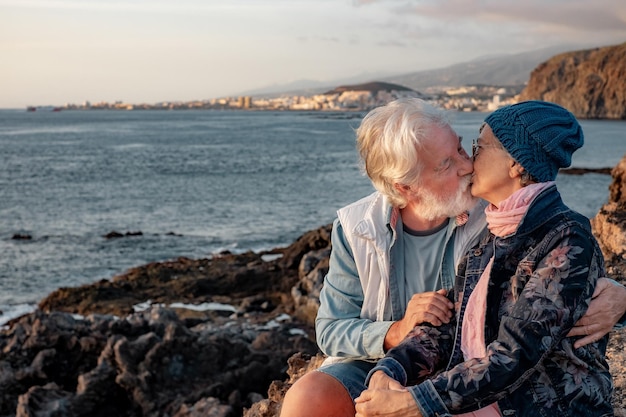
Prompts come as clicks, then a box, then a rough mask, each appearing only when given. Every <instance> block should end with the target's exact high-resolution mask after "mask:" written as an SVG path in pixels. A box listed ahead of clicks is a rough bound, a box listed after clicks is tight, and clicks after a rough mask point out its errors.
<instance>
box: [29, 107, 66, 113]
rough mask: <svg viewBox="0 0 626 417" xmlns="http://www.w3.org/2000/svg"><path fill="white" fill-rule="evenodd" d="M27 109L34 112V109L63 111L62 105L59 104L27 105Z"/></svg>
mask: <svg viewBox="0 0 626 417" xmlns="http://www.w3.org/2000/svg"><path fill="white" fill-rule="evenodd" d="M26 111H29V112H34V111H61V107H57V106H28V107H26Z"/></svg>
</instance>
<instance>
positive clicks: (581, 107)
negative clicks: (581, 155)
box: [520, 43, 626, 119]
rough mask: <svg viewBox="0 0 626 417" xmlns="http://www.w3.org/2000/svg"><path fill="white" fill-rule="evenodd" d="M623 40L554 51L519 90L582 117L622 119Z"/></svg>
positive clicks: (625, 96) (625, 95)
mask: <svg viewBox="0 0 626 417" xmlns="http://www.w3.org/2000/svg"><path fill="white" fill-rule="evenodd" d="M625 85H626V43H623V44H621V45H616V46H607V47H603V48H595V49H589V50H584V51H576V52H568V53H564V54H560V55H556V56H554V57H553V58H551V59H549V60H548V61H546V62H544V63H542V64H540V65H539V66H538V67H537V68H535V69H534V70H533V72H532V73H531V75H530V80H529V81H528V85H527V86H526V88H525V89H524V90H523V91H522V93H521V94H520V101H523V100H546V101H551V102H553V103H557V104H560V105H561V106H563V107H565V108H567V109H568V110H570V111H571V112H572V113H573V114H574V115H575V116H576V117H578V118H583V119H626V89H625V88H624V86H625Z"/></svg>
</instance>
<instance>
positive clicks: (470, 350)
mask: <svg viewBox="0 0 626 417" xmlns="http://www.w3.org/2000/svg"><path fill="white" fill-rule="evenodd" d="M553 184H554V181H550V182H542V183H538V184H530V185H528V186H526V187H524V188H522V189H520V190H518V191H516V192H514V193H513V194H511V195H510V196H509V197H508V198H507V199H506V200H504V201H502V202H501V203H500V205H499V207H496V206H494V205H493V204H490V205H489V206H488V207H487V208H486V209H485V214H486V215H487V227H488V228H489V231H490V232H491V233H493V234H494V235H496V236H498V237H504V236H508V235H510V234H511V233H514V232H515V231H516V230H517V227H518V226H519V224H520V222H521V221H522V219H523V218H524V215H525V214H526V211H527V210H528V207H529V206H530V203H531V202H532V201H533V200H534V199H535V197H537V195H538V194H539V193H540V192H542V191H543V190H545V189H546V188H548V187H550V186H551V185H553ZM492 265H493V257H491V259H490V260H489V263H488V264H487V266H486V267H485V270H484V271H483V273H482V275H481V276H480V279H479V280H478V283H477V284H476V288H474V291H472V293H471V294H470V297H469V300H468V301H467V307H466V309H465V315H464V316H463V324H462V326H463V327H462V329H461V350H462V352H463V357H464V358H465V360H468V359H472V358H483V357H485V356H487V347H486V346H485V314H486V312H487V290H488V286H489V275H490V273H491V267H492ZM499 415H500V411H499V409H498V406H497V404H496V403H493V404H491V405H488V406H487V407H484V408H481V409H479V410H477V411H475V412H473V413H466V414H461V416H464V417H469V416H480V417H491V416H499Z"/></svg>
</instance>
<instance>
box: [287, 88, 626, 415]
mask: <svg viewBox="0 0 626 417" xmlns="http://www.w3.org/2000/svg"><path fill="white" fill-rule="evenodd" d="M357 147H358V150H359V153H360V157H361V160H362V163H363V165H364V169H365V171H366V173H367V175H368V177H369V178H370V180H371V181H372V183H373V185H374V187H375V188H376V190H377V191H376V192H374V193H373V194H372V195H370V196H368V197H365V198H364V199H362V200H359V201H357V202H355V203H353V204H351V205H349V206H347V207H344V208H342V209H340V210H339V211H338V213H337V214H338V218H337V220H335V223H334V225H333V234H332V252H331V257H330V267H329V271H328V275H327V276H326V279H325V282H324V287H323V289H322V292H321V294H320V309H319V312H318V316H317V320H316V333H317V342H318V345H319V346H320V349H321V350H322V351H323V352H324V353H325V354H327V355H328V356H329V358H328V359H327V360H326V362H325V364H324V365H323V366H322V367H321V368H320V369H319V370H317V371H314V372H310V373H308V374H306V375H305V376H303V377H302V378H300V379H299V380H298V381H297V382H296V383H295V384H294V385H293V386H292V387H291V388H290V389H289V391H288V392H287V394H286V396H285V399H284V402H283V405H282V411H281V417H292V416H299V417H310V416H324V417H332V416H354V415H355V407H354V399H355V398H357V397H358V396H359V395H360V394H361V392H362V391H364V390H365V389H366V386H365V379H366V377H367V374H368V372H369V371H370V370H371V369H372V368H373V367H374V366H375V365H376V362H377V360H379V359H380V358H382V357H383V356H384V355H385V352H386V351H388V350H389V349H390V348H392V347H394V346H397V345H398V344H399V343H400V341H402V340H403V339H404V337H405V336H406V335H407V334H408V333H409V331H411V329H413V327H414V326H415V325H417V324H420V323H431V324H433V325H435V326H437V325H440V324H442V323H448V322H449V321H450V318H451V317H452V311H453V308H454V305H453V304H452V302H451V301H450V300H449V299H448V297H447V289H449V288H451V287H452V285H453V282H454V276H455V271H456V267H457V263H458V261H459V260H460V259H461V257H462V256H463V255H464V254H465V253H466V252H467V250H468V249H469V248H471V247H472V246H473V245H474V244H475V243H476V242H477V240H478V239H479V238H480V237H481V236H482V235H483V233H485V231H486V222H485V218H484V212H483V210H484V207H485V205H484V202H482V201H481V202H478V203H477V202H476V200H474V198H473V197H472V196H471V194H470V191H469V187H468V186H469V182H470V178H471V174H472V171H473V166H472V160H471V158H470V157H469V155H468V154H467V153H466V151H465V150H464V148H463V147H462V145H461V138H460V137H459V136H458V135H457V134H456V133H455V132H454V130H453V129H452V128H451V127H450V124H449V122H448V120H447V119H446V115H445V113H444V112H443V111H441V110H439V109H436V108H434V107H432V106H430V105H428V104H427V103H426V102H424V101H422V100H419V99H402V100H397V101H394V102H391V103H389V104H388V105H386V106H383V107H379V108H377V109H374V110H372V111H371V112H370V113H369V114H368V115H367V116H366V117H365V118H364V119H363V121H362V123H361V126H360V127H359V129H358V131H357ZM596 295H597V297H596V301H595V302H593V303H592V304H591V306H590V308H589V311H588V314H587V316H586V317H585V318H583V319H581V322H580V323H579V324H580V327H578V328H575V329H574V330H573V331H572V332H573V333H572V334H588V335H589V336H588V337H587V338H583V339H581V340H580V341H579V342H578V343H579V344H584V343H588V342H589V341H591V340H595V339H597V338H599V337H600V336H602V335H604V334H606V333H607V332H608V331H610V329H611V328H612V327H613V325H614V324H615V323H616V322H617V321H618V320H619V319H620V317H621V316H622V315H623V314H624V312H625V310H626V288H624V287H623V286H621V285H619V284H617V283H615V282H614V281H611V280H608V279H602V280H600V281H599V284H598V286H597V289H596ZM598 299H600V300H598Z"/></svg>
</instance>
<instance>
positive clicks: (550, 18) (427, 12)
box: [353, 0, 626, 32]
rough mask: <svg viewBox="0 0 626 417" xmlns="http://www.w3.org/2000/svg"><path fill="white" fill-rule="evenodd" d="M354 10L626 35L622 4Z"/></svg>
mask: <svg viewBox="0 0 626 417" xmlns="http://www.w3.org/2000/svg"><path fill="white" fill-rule="evenodd" d="M353 4H354V5H355V6H357V7H358V6H370V5H373V4H377V5H378V6H383V5H385V6H386V7H388V8H389V9H390V10H392V11H393V12H394V13H395V14H396V15H400V16H407V15H413V16H416V17H423V18H434V19H436V20H439V21H441V22H450V21H470V20H473V21H482V22H486V23H490V24H495V23H499V24H501V25H502V26H505V25H509V24H512V25H519V24H527V25H531V26H532V25H533V24H535V25H539V26H544V25H552V26H559V27H562V28H567V29H569V30H572V31H589V32H591V31H603V32H607V31H618V32H626V2H624V1H623V0H594V1H593V2H590V1H588V0H551V1H545V0H526V1H524V2H519V1H510V0H507V1H503V0H430V1H429V0H424V1H399V0H353Z"/></svg>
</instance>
